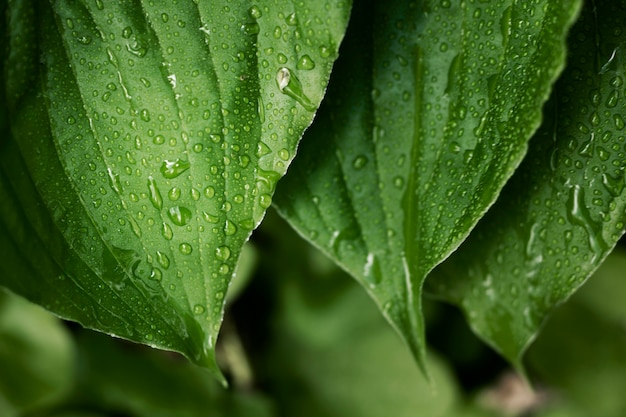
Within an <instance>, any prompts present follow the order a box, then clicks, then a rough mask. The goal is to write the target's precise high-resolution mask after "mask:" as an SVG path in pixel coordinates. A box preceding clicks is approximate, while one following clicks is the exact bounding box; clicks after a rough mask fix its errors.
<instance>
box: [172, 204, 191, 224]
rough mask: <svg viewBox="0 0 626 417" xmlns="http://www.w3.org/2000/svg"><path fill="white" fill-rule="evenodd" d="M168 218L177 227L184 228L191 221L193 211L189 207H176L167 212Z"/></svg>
mask: <svg viewBox="0 0 626 417" xmlns="http://www.w3.org/2000/svg"><path fill="white" fill-rule="evenodd" d="M167 216H168V217H169V218H170V220H171V221H172V223H174V224H175V225H176V226H184V225H186V224H187V223H189V221H190V220H191V211H190V210H189V209H188V208H187V207H182V206H174V207H170V209H169V210H168V211H167Z"/></svg>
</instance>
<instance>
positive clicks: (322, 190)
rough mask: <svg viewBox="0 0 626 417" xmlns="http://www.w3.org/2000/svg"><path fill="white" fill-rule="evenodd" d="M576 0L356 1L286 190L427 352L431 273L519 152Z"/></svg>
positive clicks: (321, 239)
mask: <svg viewBox="0 0 626 417" xmlns="http://www.w3.org/2000/svg"><path fill="white" fill-rule="evenodd" d="M578 3H579V2H578V1H542V2H540V1H535V2H513V1H494V2H490V3H488V4H485V3H473V2H450V1H441V2H420V3H418V4H416V3H412V2H384V3H381V2H373V3H371V4H370V6H369V7H363V8H362V9H358V8H357V9H355V15H354V16H353V18H354V21H353V26H352V27H351V31H352V32H351V36H352V37H351V39H350V40H349V41H348V40H347V41H346V44H345V49H344V50H343V53H342V59H343V60H342V61H341V63H340V64H338V65H337V67H336V72H335V73H334V74H333V76H334V77H335V78H334V81H333V83H332V85H331V87H330V90H329V93H328V95H327V101H326V102H325V103H326V107H325V108H324V111H320V114H319V117H318V119H316V123H315V124H314V126H313V127H312V128H311V129H310V130H309V131H308V133H307V135H306V138H305V140H304V142H303V145H302V150H301V157H299V158H298V160H297V161H296V163H295V165H294V166H293V167H292V170H291V172H290V174H289V175H288V176H287V177H286V178H285V180H284V182H283V183H282V185H281V187H280V192H279V193H278V194H277V197H276V202H277V205H278V207H279V209H280V211H281V212H282V214H283V215H284V216H285V217H286V218H287V219H288V220H289V222H290V223H291V224H292V225H293V226H294V227H295V228H296V229H297V230H299V231H300V233H301V234H302V235H304V236H305V237H306V238H307V239H309V240H310V241H311V242H313V243H314V244H315V245H317V246H318V247H320V248H321V249H322V250H323V251H324V252H326V253H327V254H328V255H329V256H331V257H332V258H333V259H335V260H336V261H337V262H338V263H340V264H341V265H342V266H343V267H344V268H345V269H346V270H347V271H349V272H350V273H351V274H352V275H353V276H355V277H356V278H357V279H358V280H359V281H360V282H361V283H362V284H363V285H364V286H365V288H366V289H367V291H368V292H369V293H370V294H371V295H372V297H373V298H374V299H375V300H376V302H377V304H378V305H379V307H380V308H381V310H382V312H383V314H384V315H385V316H386V317H387V319H388V320H389V322H391V323H392V325H393V326H395V327H396V329H397V330H398V331H399V332H400V333H401V334H402V336H403V337H404V338H405V340H406V341H407V343H408V344H409V346H410V347H411V349H412V351H413V353H414V354H415V356H416V357H417V358H418V360H419V361H420V362H421V363H423V361H424V359H423V357H424V354H425V347H424V340H423V339H424V329H423V319H422V316H421V287H422V283H423V281H424V279H425V277H426V275H427V274H428V273H429V272H430V271H431V270H432V269H433V268H434V267H435V266H436V265H437V264H439V263H440V262H441V261H442V260H444V259H445V258H446V257H447V256H448V255H449V254H450V253H451V252H452V251H453V250H454V249H455V248H456V247H457V246H458V245H459V244H460V243H461V242H462V241H463V239H464V238H465V237H466V236H467V234H468V233H469V231H470V229H471V228H472V227H473V226H474V225H475V224H476V222H477V221H478V219H479V218H480V217H481V216H482V215H483V213H484V212H485V211H486V210H487V208H488V206H489V205H490V204H491V203H492V202H493V201H494V200H495V198H496V196H497V195H498V193H499V191H500V189H501V187H502V186H503V184H504V182H505V181H506V180H507V179H508V178H509V177H510V175H511V174H512V172H513V170H514V169H515V167H516V166H517V165H518V163H519V161H520V160H521V159H522V157H523V155H524V153H525V150H526V142H527V140H528V139H529V138H530V136H531V135H532V133H533V132H534V130H535V129H536V128H537V126H538V125H539V122H540V116H541V114H540V110H541V105H542V104H543V102H544V100H546V98H547V96H548V93H549V90H550V86H551V83H552V82H553V80H554V79H555V78H556V75H557V73H558V72H559V70H560V69H561V67H562V65H563V62H564V38H565V32H566V30H567V29H568V27H569V25H570V23H571V21H572V20H573V19H574V17H575V15H576V11H577V5H578ZM358 10H361V14H360V15H356V12H357V11H358ZM370 69H371V70H370Z"/></svg>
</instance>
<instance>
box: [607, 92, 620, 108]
mask: <svg viewBox="0 0 626 417" xmlns="http://www.w3.org/2000/svg"><path fill="white" fill-rule="evenodd" d="M618 101H619V93H618V92H617V90H613V92H612V93H611V94H609V98H608V99H607V100H606V106H607V107H615V106H617V102H618Z"/></svg>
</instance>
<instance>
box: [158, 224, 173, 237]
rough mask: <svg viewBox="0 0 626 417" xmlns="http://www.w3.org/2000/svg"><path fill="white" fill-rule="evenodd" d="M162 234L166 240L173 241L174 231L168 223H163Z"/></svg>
mask: <svg viewBox="0 0 626 417" xmlns="http://www.w3.org/2000/svg"><path fill="white" fill-rule="evenodd" d="M161 234H162V235H163V237H164V238H165V239H166V240H172V238H173V237H174V232H173V231H172V228H171V227H170V225H169V224H167V223H163V227H162V229H161Z"/></svg>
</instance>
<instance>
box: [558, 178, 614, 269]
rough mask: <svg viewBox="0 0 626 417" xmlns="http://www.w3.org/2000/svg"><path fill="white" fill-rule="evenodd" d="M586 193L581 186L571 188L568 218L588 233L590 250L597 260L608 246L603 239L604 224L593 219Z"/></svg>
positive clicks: (568, 200) (568, 201)
mask: <svg viewBox="0 0 626 417" xmlns="http://www.w3.org/2000/svg"><path fill="white" fill-rule="evenodd" d="M584 191H585V190H584V189H583V188H581V187H580V186H579V185H575V186H573V187H571V188H570V193H569V197H568V199H567V208H568V212H567V217H568V219H569V221H570V222H571V223H572V224H575V225H577V226H581V227H583V228H584V229H585V231H586V232H587V237H588V238H589V248H590V249H591V251H592V252H593V256H594V260H595V259H596V258H597V257H598V256H600V255H601V254H602V253H603V252H604V251H605V250H607V248H608V246H607V244H606V242H605V241H604V239H603V237H602V224H601V223H598V222H596V221H594V220H593V219H592V218H591V213H590V212H589V209H588V208H587V206H586V205H585V198H584Z"/></svg>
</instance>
